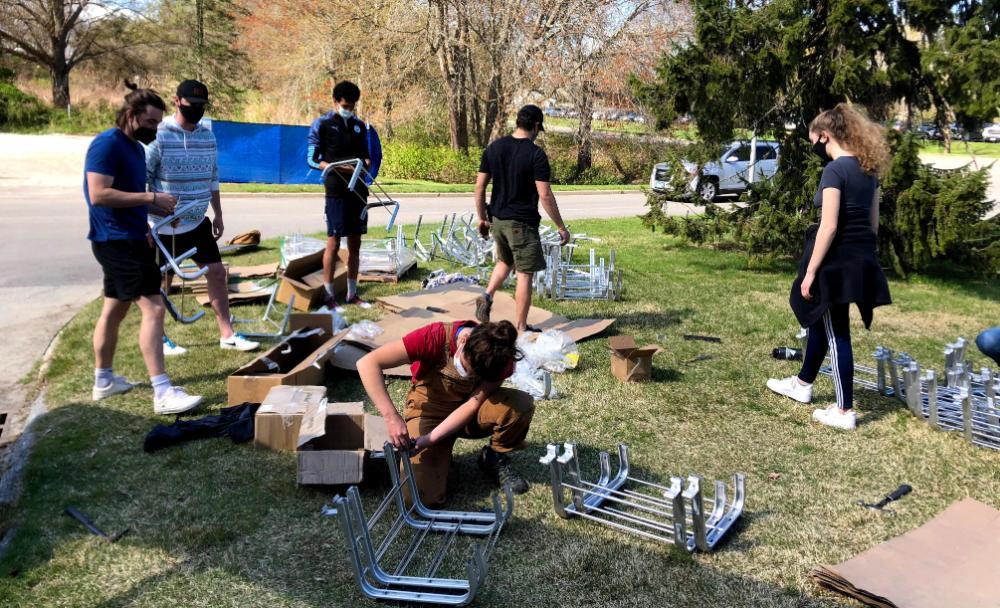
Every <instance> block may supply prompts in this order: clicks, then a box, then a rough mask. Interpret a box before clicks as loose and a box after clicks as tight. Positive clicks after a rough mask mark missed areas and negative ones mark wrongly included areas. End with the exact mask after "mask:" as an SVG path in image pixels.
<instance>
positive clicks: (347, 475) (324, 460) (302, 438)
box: [297, 402, 389, 485]
mask: <svg viewBox="0 0 1000 608" xmlns="http://www.w3.org/2000/svg"><path fill="white" fill-rule="evenodd" d="M388 440H389V432H388V430H387V429H386V426H385V421H384V420H382V417H381V416H373V415H371V414H366V413H364V407H363V406H362V404H361V403H360V402H359V403H323V404H314V405H312V406H310V407H308V408H307V409H306V413H305V415H303V417H302V425H301V426H300V427H299V437H298V446H297V449H298V461H299V462H298V475H297V478H298V482H299V483H300V484H303V485H341V484H345V483H360V482H361V480H362V479H364V470H365V459H366V458H367V455H368V453H369V452H372V451H381V450H382V446H383V445H385V442H386V441H388Z"/></svg>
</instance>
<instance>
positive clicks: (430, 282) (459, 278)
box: [422, 269, 479, 289]
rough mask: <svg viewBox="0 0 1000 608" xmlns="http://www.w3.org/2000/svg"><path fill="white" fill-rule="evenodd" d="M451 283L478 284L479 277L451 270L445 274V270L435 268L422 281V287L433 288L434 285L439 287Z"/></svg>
mask: <svg viewBox="0 0 1000 608" xmlns="http://www.w3.org/2000/svg"><path fill="white" fill-rule="evenodd" d="M452 283H469V284H471V285H479V277H472V276H469V275H466V274H462V273H461V272H452V273H450V274H446V273H445V271H444V270H443V269H442V270H435V271H433V272H431V273H430V274H429V275H428V276H427V278H426V279H424V282H423V285H422V286H423V288H424V289H433V288H435V287H440V286H442V285H451V284H452Z"/></svg>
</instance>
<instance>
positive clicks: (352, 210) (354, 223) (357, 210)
mask: <svg viewBox="0 0 1000 608" xmlns="http://www.w3.org/2000/svg"><path fill="white" fill-rule="evenodd" d="M364 210H365V203H364V202H363V201H362V199H361V198H359V197H358V196H357V195H355V194H346V195H344V196H330V195H327V196H326V235H327V236H354V235H358V234H368V216H365V219H361V213H362V212H363V211H364Z"/></svg>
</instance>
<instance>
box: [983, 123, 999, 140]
mask: <svg viewBox="0 0 1000 608" xmlns="http://www.w3.org/2000/svg"><path fill="white" fill-rule="evenodd" d="M983 141H988V142H998V141H1000V124H990V125H986V126H985V127H984V128H983Z"/></svg>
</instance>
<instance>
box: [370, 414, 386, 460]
mask: <svg viewBox="0 0 1000 608" xmlns="http://www.w3.org/2000/svg"><path fill="white" fill-rule="evenodd" d="M387 441H389V428H388V427H387V426H386V424H385V419H384V418H382V417H381V416H374V415H372V414H365V449H366V450H368V451H369V452H381V451H382V449H383V448H384V447H385V442H387Z"/></svg>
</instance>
